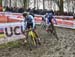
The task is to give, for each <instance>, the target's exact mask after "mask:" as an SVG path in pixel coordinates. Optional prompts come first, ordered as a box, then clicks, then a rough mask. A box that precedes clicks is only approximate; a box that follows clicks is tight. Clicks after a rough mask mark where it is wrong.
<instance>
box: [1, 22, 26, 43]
mask: <svg viewBox="0 0 75 57" xmlns="http://www.w3.org/2000/svg"><path fill="white" fill-rule="evenodd" d="M22 38H25V35H24V25H23V22H17V23H5V24H0V44H2V43H7V42H10V41H15V40H18V39H22Z"/></svg>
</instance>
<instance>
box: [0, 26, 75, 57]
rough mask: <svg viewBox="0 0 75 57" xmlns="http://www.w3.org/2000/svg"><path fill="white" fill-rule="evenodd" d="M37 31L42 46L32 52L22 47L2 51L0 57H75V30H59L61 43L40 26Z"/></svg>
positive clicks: (57, 29)
mask: <svg viewBox="0 0 75 57" xmlns="http://www.w3.org/2000/svg"><path fill="white" fill-rule="evenodd" d="M37 28H38V29H37V31H38V33H39V35H40V38H41V43H42V44H41V46H39V47H38V48H35V49H33V50H32V51H30V50H28V49H26V48H25V46H22V45H21V46H20V47H17V48H10V49H9V48H3V49H0V57H75V30H72V29H65V28H57V27H56V31H57V34H58V37H59V41H57V40H56V38H55V37H54V36H52V35H49V34H47V33H46V31H45V30H43V29H42V28H41V27H40V26H38V27H37Z"/></svg>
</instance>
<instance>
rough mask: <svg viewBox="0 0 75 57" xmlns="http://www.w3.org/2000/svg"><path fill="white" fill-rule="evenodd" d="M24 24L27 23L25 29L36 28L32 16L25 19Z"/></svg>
mask: <svg viewBox="0 0 75 57" xmlns="http://www.w3.org/2000/svg"><path fill="white" fill-rule="evenodd" d="M24 23H25V29H29V28H30V27H32V28H33V29H34V28H35V20H34V17H33V16H32V15H28V16H27V17H26V18H25V19H24Z"/></svg>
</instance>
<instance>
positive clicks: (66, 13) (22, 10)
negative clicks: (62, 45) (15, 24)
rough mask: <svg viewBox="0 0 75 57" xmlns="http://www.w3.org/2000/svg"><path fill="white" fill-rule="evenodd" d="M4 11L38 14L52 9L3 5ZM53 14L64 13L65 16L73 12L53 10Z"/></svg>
mask: <svg viewBox="0 0 75 57" xmlns="http://www.w3.org/2000/svg"><path fill="white" fill-rule="evenodd" d="M4 9H5V10H4V11H6V12H13V13H23V12H24V11H27V12H30V13H33V14H38V15H44V14H45V13H47V12H50V11H52V10H47V9H44V10H43V9H36V8H35V7H34V8H32V9H31V8H28V9H25V8H24V7H21V8H18V7H4ZM54 13H55V15H64V16H65V15H66V16H72V15H73V13H72V12H63V13H62V14H61V13H60V12H59V11H54Z"/></svg>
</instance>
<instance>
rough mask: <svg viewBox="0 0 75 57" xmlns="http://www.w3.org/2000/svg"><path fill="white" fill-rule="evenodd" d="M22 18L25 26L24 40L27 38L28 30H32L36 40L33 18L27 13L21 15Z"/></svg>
mask: <svg viewBox="0 0 75 57" xmlns="http://www.w3.org/2000/svg"><path fill="white" fill-rule="evenodd" d="M23 17H24V24H25V30H26V33H27V34H26V39H27V38H28V30H29V29H30V28H31V29H33V32H34V33H35V35H36V37H37V38H38V35H37V33H36V31H35V26H36V25H35V20H34V17H33V16H32V15H31V14H29V13H28V12H24V13H23Z"/></svg>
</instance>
